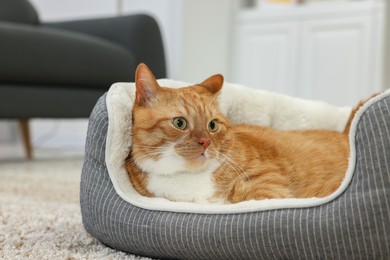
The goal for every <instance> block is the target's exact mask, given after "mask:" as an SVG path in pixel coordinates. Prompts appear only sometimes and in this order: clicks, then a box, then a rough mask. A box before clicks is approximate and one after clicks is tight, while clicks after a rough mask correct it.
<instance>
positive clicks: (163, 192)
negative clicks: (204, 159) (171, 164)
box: [148, 171, 215, 203]
mask: <svg viewBox="0 0 390 260" xmlns="http://www.w3.org/2000/svg"><path fill="white" fill-rule="evenodd" d="M148 179H149V181H148V190H149V191H151V192H153V193H154V194H155V195H156V196H157V197H163V198H167V199H169V200H173V201H186V202H196V203H208V202H209V201H208V200H209V199H210V198H211V197H212V196H213V194H214V192H215V188H214V182H213V178H212V172H211V171H209V172H202V173H188V172H187V173H176V174H170V175H159V174H158V175H156V174H151V175H149V178H148Z"/></svg>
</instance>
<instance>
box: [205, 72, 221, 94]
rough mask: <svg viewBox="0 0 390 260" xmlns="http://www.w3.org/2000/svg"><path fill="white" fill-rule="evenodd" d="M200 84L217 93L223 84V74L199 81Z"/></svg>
mask: <svg viewBox="0 0 390 260" xmlns="http://www.w3.org/2000/svg"><path fill="white" fill-rule="evenodd" d="M200 85H202V86H205V87H206V88H207V89H208V90H209V91H210V92H211V93H213V94H215V93H218V92H219V91H220V90H221V88H222V86H223V76H222V75H221V74H216V75H214V76H211V77H210V78H208V79H206V80H205V81H203V82H202V83H200Z"/></svg>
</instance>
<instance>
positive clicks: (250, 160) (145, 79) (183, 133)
mask: <svg viewBox="0 0 390 260" xmlns="http://www.w3.org/2000/svg"><path fill="white" fill-rule="evenodd" d="M222 85H223V77H222V76H221V75H214V76H212V77H210V78H208V79H206V80H205V81H203V82H202V83H200V84H197V85H194V86H190V87H184V88H181V89H171V88H165V87H160V86H159V85H158V83H157V81H156V79H155V78H154V76H153V74H152V72H151V71H150V70H149V69H148V68H147V67H146V65H144V64H141V65H139V66H138V68H137V71H136V98H135V102H134V108H133V128H132V147H131V151H130V153H129V156H128V158H127V159H126V169H127V172H128V175H129V178H130V181H131V182H132V184H133V186H134V187H135V189H136V190H137V191H138V192H139V193H140V194H142V195H144V196H149V197H163V198H166V199H169V200H173V201H187V202H196V203H237V202H241V201H245V200H251V199H256V200H257V199H268V198H309V197H324V196H327V195H329V194H331V193H333V192H334V191H335V190H336V189H337V188H338V187H339V185H340V183H341V181H342V180H343V178H344V175H345V172H346V169H347V164H348V157H349V144H348V134H347V132H346V131H344V133H340V132H335V131H326V130H306V131H282V130H275V129H271V128H267V127H261V126H253V125H233V124H231V123H230V122H229V120H228V119H227V118H225V117H224V115H223V114H222V113H221V112H220V110H219V105H218V100H217V96H218V93H219V91H220V90H221V88H222ZM352 116H353V115H351V118H352ZM349 123H350V120H349ZM349 123H348V125H347V127H346V130H348V129H349Z"/></svg>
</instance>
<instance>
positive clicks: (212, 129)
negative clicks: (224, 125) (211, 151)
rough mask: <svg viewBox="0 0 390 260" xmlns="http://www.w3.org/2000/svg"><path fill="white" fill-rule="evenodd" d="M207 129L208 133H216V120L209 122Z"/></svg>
mask: <svg viewBox="0 0 390 260" xmlns="http://www.w3.org/2000/svg"><path fill="white" fill-rule="evenodd" d="M208 128H209V131H210V132H216V131H218V122H217V121H216V120H211V121H210V123H209V126H208Z"/></svg>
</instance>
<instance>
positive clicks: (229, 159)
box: [218, 153, 249, 182]
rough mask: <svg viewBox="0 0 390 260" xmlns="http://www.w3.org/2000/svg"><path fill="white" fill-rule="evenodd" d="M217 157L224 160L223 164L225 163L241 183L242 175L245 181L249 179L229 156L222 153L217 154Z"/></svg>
mask: <svg viewBox="0 0 390 260" xmlns="http://www.w3.org/2000/svg"><path fill="white" fill-rule="evenodd" d="M218 155H219V156H223V158H224V159H226V160H225V162H227V164H228V165H229V166H230V167H231V168H232V169H233V170H234V171H235V172H236V173H237V175H238V177H239V178H240V180H241V182H244V180H243V176H242V175H244V176H245V177H246V178H247V179H248V178H249V176H248V174H247V173H246V171H245V170H244V169H243V168H242V167H241V166H239V165H238V164H237V163H236V162H235V161H234V160H233V159H232V158H231V157H230V156H228V155H226V154H223V153H219V154H218Z"/></svg>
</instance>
